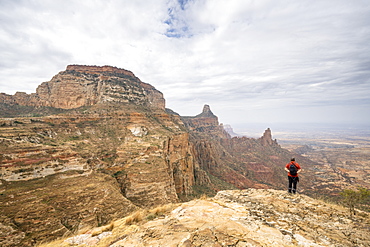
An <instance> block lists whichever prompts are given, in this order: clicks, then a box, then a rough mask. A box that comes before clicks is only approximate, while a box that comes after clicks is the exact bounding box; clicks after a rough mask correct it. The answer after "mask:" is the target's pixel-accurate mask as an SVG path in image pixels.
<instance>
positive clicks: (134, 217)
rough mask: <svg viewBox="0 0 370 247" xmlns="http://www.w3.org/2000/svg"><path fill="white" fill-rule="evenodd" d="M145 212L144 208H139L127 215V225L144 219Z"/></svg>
mask: <svg viewBox="0 0 370 247" xmlns="http://www.w3.org/2000/svg"><path fill="white" fill-rule="evenodd" d="M144 214H145V212H144V211H143V210H138V211H136V212H134V213H133V214H131V215H129V216H127V217H126V218H125V219H126V220H125V225H132V224H133V223H138V222H140V221H142V220H143V219H144Z"/></svg>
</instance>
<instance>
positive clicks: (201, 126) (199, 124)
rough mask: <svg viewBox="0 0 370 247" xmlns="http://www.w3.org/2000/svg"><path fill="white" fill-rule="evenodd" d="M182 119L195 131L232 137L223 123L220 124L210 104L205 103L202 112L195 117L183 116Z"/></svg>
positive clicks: (214, 135) (219, 136)
mask: <svg viewBox="0 0 370 247" xmlns="http://www.w3.org/2000/svg"><path fill="white" fill-rule="evenodd" d="M181 119H182V120H183V121H184V123H185V125H186V127H187V128H188V129H189V130H190V131H192V132H193V133H197V134H202V133H205V134H208V135H212V136H213V137H216V136H217V137H218V138H230V135H229V134H228V133H227V132H226V131H225V130H224V128H223V125H222V124H219V122H218V117H217V116H215V115H214V114H213V112H212V111H211V108H210V106H209V105H204V107H203V111H202V113H200V114H198V115H196V116H195V117H181Z"/></svg>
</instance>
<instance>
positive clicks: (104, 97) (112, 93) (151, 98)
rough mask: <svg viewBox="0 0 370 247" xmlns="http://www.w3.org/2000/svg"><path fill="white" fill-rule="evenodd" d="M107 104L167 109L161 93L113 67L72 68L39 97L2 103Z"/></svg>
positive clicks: (1, 98)
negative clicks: (128, 104)
mask: <svg viewBox="0 0 370 247" xmlns="http://www.w3.org/2000/svg"><path fill="white" fill-rule="evenodd" d="M104 102H119V103H133V104H138V105H144V106H151V107H155V108H160V109H164V108H165V100H164V98H163V95H162V93H161V92H159V91H158V90H156V89H155V88H154V87H153V86H151V85H149V84H147V83H144V82H142V81H141V80H140V79H139V78H137V77H136V76H135V75H134V74H133V73H132V72H131V71H127V70H124V69H119V68H116V67H111V66H102V67H99V66H85V65H68V66H67V69H66V70H65V71H62V72H60V73H58V74H57V75H55V76H54V77H53V78H52V79H51V80H50V81H48V82H44V83H42V84H41V85H40V86H39V87H38V88H37V89H36V93H33V94H26V93H22V92H17V93H16V94H15V95H7V94H4V93H2V94H0V103H4V104H15V105H24V106H36V107H37V106H50V107H55V108H62V109H73V108H78V107H81V106H90V105H94V104H98V103H104Z"/></svg>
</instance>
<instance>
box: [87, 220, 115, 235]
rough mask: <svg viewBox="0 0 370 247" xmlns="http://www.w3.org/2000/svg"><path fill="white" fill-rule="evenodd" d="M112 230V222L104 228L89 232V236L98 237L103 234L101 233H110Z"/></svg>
mask: <svg viewBox="0 0 370 247" xmlns="http://www.w3.org/2000/svg"><path fill="white" fill-rule="evenodd" d="M113 228H114V222H112V223H110V224H109V225H106V226H101V227H98V228H95V229H93V230H92V231H91V236H93V237H94V236H98V235H99V234H101V233H103V232H110V231H112V230H113Z"/></svg>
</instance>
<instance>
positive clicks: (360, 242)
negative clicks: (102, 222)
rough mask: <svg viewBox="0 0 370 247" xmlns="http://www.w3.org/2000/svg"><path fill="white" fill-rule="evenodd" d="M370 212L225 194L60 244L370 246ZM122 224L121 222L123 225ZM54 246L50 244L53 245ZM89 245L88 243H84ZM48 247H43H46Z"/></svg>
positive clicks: (284, 196) (273, 193)
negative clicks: (352, 212)
mask: <svg viewBox="0 0 370 247" xmlns="http://www.w3.org/2000/svg"><path fill="white" fill-rule="evenodd" d="M369 216H370V215H369V214H368V213H364V212H362V215H361V216H356V217H354V218H351V217H349V216H348V211H347V210H346V209H345V208H343V207H341V206H338V205H334V204H328V203H325V202H323V201H319V200H314V199H312V198H310V197H308V196H305V195H293V196H292V195H290V194H288V193H287V192H284V191H278V190H261V189H260V190H256V189H248V190H242V191H235V190H228V191H220V192H219V193H218V194H217V196H215V197H214V198H212V199H208V200H194V201H190V202H187V203H183V204H181V205H180V206H178V207H177V208H175V209H174V210H172V211H171V212H170V213H168V214H166V215H164V216H162V217H159V218H156V219H154V220H150V218H149V220H148V218H146V219H145V218H144V219H143V220H142V221H139V222H136V223H133V224H131V225H123V224H122V223H121V224H120V222H118V221H117V222H116V223H115V224H113V226H114V227H113V229H112V230H108V231H106V232H103V233H101V234H100V235H99V237H98V236H92V234H91V233H86V234H83V235H77V236H75V237H71V238H68V239H66V240H64V241H59V244H60V245H59V246H68V244H70V243H75V244H76V246H86V245H87V246H89V245H88V243H89V242H90V243H94V244H96V245H97V244H101V243H109V244H107V245H106V246H109V247H120V246H125V247H134V246H143V247H145V246H179V247H186V246H236V247H246V246H342V247H347V246H348V247H350V246H363V247H365V246H369V245H370V236H369V234H368V227H369V224H370V221H369ZM121 222H122V221H121ZM52 244H53V243H51V245H49V246H52ZM84 244H85V245H84ZM42 247H43V246H42Z"/></svg>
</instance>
